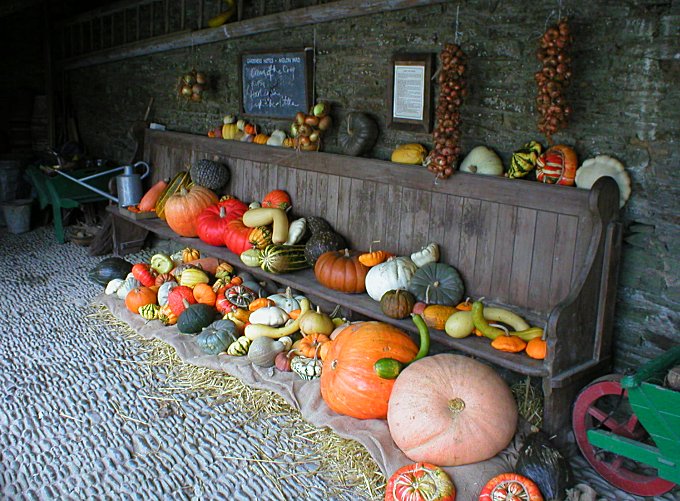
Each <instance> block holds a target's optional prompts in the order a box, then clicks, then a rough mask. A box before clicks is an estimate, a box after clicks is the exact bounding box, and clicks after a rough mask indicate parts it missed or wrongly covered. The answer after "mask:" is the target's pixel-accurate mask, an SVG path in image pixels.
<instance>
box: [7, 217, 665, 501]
mask: <svg viewBox="0 0 680 501" xmlns="http://www.w3.org/2000/svg"><path fill="white" fill-rule="evenodd" d="M100 259H101V258H97V257H90V256H88V255H87V250H86V249H85V248H82V247H78V246H76V245H74V244H71V243H66V244H63V245H60V244H57V243H56V242H55V240H54V236H53V232H52V230H51V228H50V227H43V228H39V229H37V230H33V231H31V232H28V233H24V234H21V235H12V234H9V233H7V232H6V230H5V229H4V228H0V383H1V384H0V498H2V499H11V500H14V499H40V500H42V499H59V500H62V499H74V500H80V499H116V500H117V499H140V500H156V499H158V500H176V499H177V500H184V499H186V500H194V499H196V500H203V499H229V500H280V499H285V500H350V499H351V500H357V501H358V500H361V499H364V497H362V492H359V491H358V490H357V489H355V491H354V492H353V491H352V490H351V489H344V490H343V488H342V487H341V486H338V485H336V484H334V482H333V479H331V478H327V477H326V476H324V475H323V474H320V473H314V471H315V467H316V465H314V464H304V463H303V464H298V463H294V464H287V463H285V462H275V463H256V462H250V461H245V460H242V459H236V460H234V459H226V458H258V457H262V456H261V454H262V452H265V453H266V454H267V455H268V456H269V457H274V456H276V454H277V449H280V448H281V447H288V446H290V448H291V450H293V449H295V448H299V443H297V442H294V438H295V437H293V436H291V434H290V433H287V430H286V427H287V421H286V419H282V418H271V419H265V420H256V421H254V420H252V419H250V416H248V415H246V414H243V413H241V412H239V411H238V410H236V409H230V408H228V406H229V404H228V403H227V404H223V407H222V408H219V409H217V408H216V407H215V406H214V405H213V403H212V402H209V401H208V400H206V399H204V398H196V397H192V396H187V395H178V396H177V399H176V401H174V402H173V403H172V405H170V406H168V405H167V401H164V400H159V393H158V391H157V387H156V384H157V383H159V382H158V381H157V379H155V378H154V376H153V375H149V374H148V372H147V371H146V369H145V366H144V365H143V364H140V363H139V362H140V355H139V352H138V350H137V349H136V347H135V345H134V343H131V342H128V341H125V340H123V339H122V338H121V337H120V336H119V335H118V334H117V333H116V332H115V331H114V330H113V329H112V328H110V327H109V326H107V325H106V324H102V323H100V322H97V321H95V320H92V319H88V318H86V316H87V315H88V314H89V313H91V312H92V309H91V307H90V306H89V302H90V299H91V298H92V297H94V296H95V295H97V294H99V293H100V292H101V291H102V288H101V287H100V286H98V285H96V284H94V283H92V282H90V281H88V280H87V279H86V278H85V277H86V273H87V271H88V270H89V269H90V268H92V267H93V266H94V265H95V264H96V263H97V262H99V260H100ZM123 416H125V417H123ZM254 439H257V440H254ZM574 465H575V467H576V468H577V470H576V475H577V479H578V480H579V481H585V482H587V483H589V484H590V485H591V486H592V487H594V488H595V489H596V490H597V491H598V493H599V494H600V495H601V496H602V497H603V498H604V499H616V500H639V499H641V498H636V497H633V496H629V495H627V494H625V493H623V492H620V491H616V490H615V489H613V488H612V487H610V486H608V485H607V484H605V483H604V482H603V481H602V480H601V479H599V477H597V475H596V474H594V473H593V472H592V470H589V469H588V468H587V467H585V465H584V463H583V460H580V459H578V458H576V459H575V460H574ZM299 479H303V480H304V481H299ZM660 499H664V500H671V499H676V497H673V496H672V495H667V496H665V497H664V498H660ZM464 501H465V500H464Z"/></svg>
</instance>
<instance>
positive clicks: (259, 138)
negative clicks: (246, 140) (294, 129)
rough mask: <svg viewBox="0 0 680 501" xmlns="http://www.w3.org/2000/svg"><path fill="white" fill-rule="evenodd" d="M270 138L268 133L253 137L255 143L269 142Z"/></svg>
mask: <svg viewBox="0 0 680 501" xmlns="http://www.w3.org/2000/svg"><path fill="white" fill-rule="evenodd" d="M268 140H269V136H268V135H267V134H257V135H256V136H255V137H254V138H253V143H255V144H267V141H268Z"/></svg>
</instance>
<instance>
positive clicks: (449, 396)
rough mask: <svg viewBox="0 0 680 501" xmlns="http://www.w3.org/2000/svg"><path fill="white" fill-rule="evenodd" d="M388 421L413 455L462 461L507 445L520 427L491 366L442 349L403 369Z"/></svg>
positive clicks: (504, 386) (424, 459) (442, 462)
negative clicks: (438, 352) (439, 352)
mask: <svg viewBox="0 0 680 501" xmlns="http://www.w3.org/2000/svg"><path fill="white" fill-rule="evenodd" d="M387 423H388V425H389V427H390V434H391V435H392V439H393V440H394V443H395V444H397V446H398V447H399V448H400V449H401V450H402V451H403V452H404V454H406V456H407V457H408V458H410V459H411V460H413V461H418V462H420V461H422V462H429V463H434V464H436V465H439V466H458V465H463V464H469V463H476V462H478V461H483V460H485V459H489V458H491V457H493V456H495V455H496V454H498V453H499V452H500V451H502V450H503V449H504V448H505V447H507V445H508V444H509V443H510V441H511V440H512V437H513V436H514V435H515V429H516V428H517V404H516V403H515V399H514V397H513V396H512V392H511V391H510V388H509V387H508V385H507V384H506V383H505V382H504V381H503V379H501V377H500V376H499V375H498V374H497V373H496V372H495V371H494V370H493V369H491V368H490V367H489V366H487V365H485V364H483V363H481V362H478V361H476V360H474V359H472V358H469V357H465V356H462V355H452V354H448V353H444V354H440V355H434V356H431V357H425V358H423V359H421V360H418V361H417V362H414V363H413V364H411V365H409V366H408V367H406V369H404V370H403V371H402V372H401V374H399V377H398V378H397V380H396V383H395V385H394V389H393V390H392V396H391V398H390V402H389V410H388V412H387Z"/></svg>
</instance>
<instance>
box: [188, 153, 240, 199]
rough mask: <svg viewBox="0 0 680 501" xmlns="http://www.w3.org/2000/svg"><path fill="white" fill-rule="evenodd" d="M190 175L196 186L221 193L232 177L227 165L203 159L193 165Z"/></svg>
mask: <svg viewBox="0 0 680 501" xmlns="http://www.w3.org/2000/svg"><path fill="white" fill-rule="evenodd" d="M189 174H190V175H191V180H192V181H193V182H194V184H197V185H199V186H203V187H204V188H208V189H209V190H213V191H219V190H220V189H221V188H222V187H223V186H224V185H225V184H227V183H228V182H229V178H230V177H231V174H230V172H229V168H228V167H227V166H226V165H224V164H221V163H218V162H213V161H212V160H207V159H201V160H199V161H198V162H196V163H195V164H194V165H192V166H191V169H190V170H189Z"/></svg>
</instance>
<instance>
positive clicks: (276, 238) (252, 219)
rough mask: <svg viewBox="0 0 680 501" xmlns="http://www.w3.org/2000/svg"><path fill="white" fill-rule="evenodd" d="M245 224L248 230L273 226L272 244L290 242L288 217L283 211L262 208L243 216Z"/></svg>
mask: <svg viewBox="0 0 680 501" xmlns="http://www.w3.org/2000/svg"><path fill="white" fill-rule="evenodd" d="M243 224H244V225H245V226H247V227H248V228H257V227H258V226H265V225H268V224H271V225H272V243H275V244H282V243H284V242H285V241H286V240H288V216H286V211H284V210H283V209H276V208H267V207H260V208H257V209H250V210H248V211H246V213H245V214H243Z"/></svg>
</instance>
